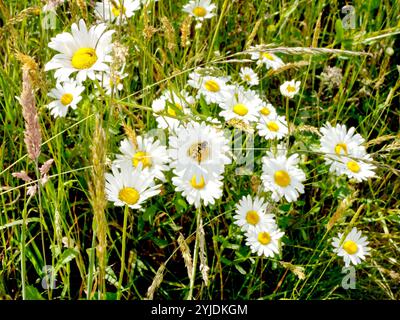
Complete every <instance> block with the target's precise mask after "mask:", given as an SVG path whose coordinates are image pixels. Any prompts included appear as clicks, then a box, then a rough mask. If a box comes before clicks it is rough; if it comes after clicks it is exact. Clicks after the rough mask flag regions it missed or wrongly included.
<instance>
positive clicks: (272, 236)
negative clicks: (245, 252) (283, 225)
mask: <svg viewBox="0 0 400 320" xmlns="http://www.w3.org/2000/svg"><path fill="white" fill-rule="evenodd" d="M283 235H284V232H282V231H280V230H279V229H275V228H272V227H270V226H263V227H259V226H257V227H255V228H254V229H249V230H248V231H247V232H246V245H248V246H249V247H250V250H251V252H253V253H257V255H259V256H265V257H273V256H274V255H275V254H279V244H280V239H281V238H282V236H283Z"/></svg>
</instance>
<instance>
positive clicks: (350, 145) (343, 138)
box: [320, 122, 365, 174]
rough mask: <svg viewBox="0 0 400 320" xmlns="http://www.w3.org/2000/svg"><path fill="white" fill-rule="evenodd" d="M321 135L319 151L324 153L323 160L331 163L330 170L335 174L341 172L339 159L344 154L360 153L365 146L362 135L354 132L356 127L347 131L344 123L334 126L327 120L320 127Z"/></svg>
mask: <svg viewBox="0 0 400 320" xmlns="http://www.w3.org/2000/svg"><path fill="white" fill-rule="evenodd" d="M320 131H321V133H322V136H321V139H320V143H321V148H320V151H321V152H322V153H323V154H324V158H325V162H326V163H327V164H328V165H331V167H330V170H331V171H333V172H335V173H336V174H341V172H342V167H341V165H340V163H343V161H340V160H341V159H342V158H343V157H344V156H351V155H353V154H355V153H360V152H362V151H363V150H365V148H364V147H363V146H362V144H363V143H364V139H363V137H361V136H360V135H359V134H358V133H355V131H356V129H355V128H354V127H351V128H350V129H349V130H348V131H347V128H346V125H344V124H343V125H342V124H338V125H336V127H332V125H331V124H330V123H329V122H327V123H326V124H325V125H324V126H323V127H322V128H321V129H320Z"/></svg>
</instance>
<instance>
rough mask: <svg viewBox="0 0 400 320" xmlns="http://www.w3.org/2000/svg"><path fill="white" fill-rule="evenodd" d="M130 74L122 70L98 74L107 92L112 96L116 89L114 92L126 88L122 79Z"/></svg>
mask: <svg viewBox="0 0 400 320" xmlns="http://www.w3.org/2000/svg"><path fill="white" fill-rule="evenodd" d="M127 76H128V74H127V73H123V72H122V71H114V72H113V73H108V72H107V73H104V74H99V75H98V80H99V81H100V84H101V86H102V87H103V89H104V90H105V94H106V95H108V96H110V95H111V93H112V92H113V90H114V93H115V92H117V91H121V90H122V89H123V88H124V84H123V83H122V79H124V78H126V77H127Z"/></svg>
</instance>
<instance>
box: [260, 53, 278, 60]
mask: <svg viewBox="0 0 400 320" xmlns="http://www.w3.org/2000/svg"><path fill="white" fill-rule="evenodd" d="M262 56H263V57H264V58H266V59H268V60H271V61H274V60H275V58H274V56H273V55H272V54H269V53H267V52H264V53H263V54H262Z"/></svg>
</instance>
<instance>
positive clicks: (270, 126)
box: [267, 121, 279, 132]
mask: <svg viewBox="0 0 400 320" xmlns="http://www.w3.org/2000/svg"><path fill="white" fill-rule="evenodd" d="M267 127H268V129H269V130H270V131H273V132H278V130H279V126H278V124H277V123H276V122H275V121H270V122H268V123H267Z"/></svg>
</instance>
